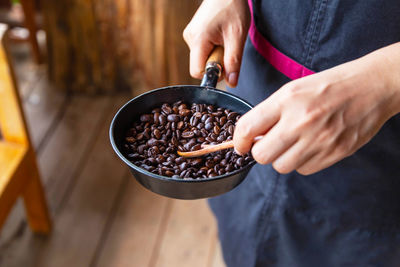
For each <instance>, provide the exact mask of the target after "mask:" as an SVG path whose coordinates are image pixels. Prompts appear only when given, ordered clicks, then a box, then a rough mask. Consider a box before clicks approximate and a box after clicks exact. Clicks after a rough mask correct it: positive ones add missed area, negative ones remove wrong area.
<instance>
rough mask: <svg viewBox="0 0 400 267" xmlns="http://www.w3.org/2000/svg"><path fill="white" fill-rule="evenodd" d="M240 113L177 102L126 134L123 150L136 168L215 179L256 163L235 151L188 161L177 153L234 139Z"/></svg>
mask: <svg viewBox="0 0 400 267" xmlns="http://www.w3.org/2000/svg"><path fill="white" fill-rule="evenodd" d="M239 118H240V115H239V114H238V113H237V112H234V111H231V110H228V109H224V108H221V107H215V106H213V105H205V104H199V103H197V104H196V103H195V104H192V105H191V106H190V108H189V107H188V105H187V104H186V103H183V102H182V101H177V102H175V103H173V104H172V105H171V104H168V103H165V104H163V105H161V107H156V108H153V109H152V111H151V113H145V114H142V115H140V116H139V120H138V121H136V122H134V123H133V124H132V125H131V128H130V129H129V130H128V131H127V132H126V135H125V139H124V140H125V143H124V144H123V149H124V151H125V153H126V157H127V158H128V159H129V160H130V161H132V162H133V163H134V164H135V165H137V166H140V167H142V168H144V169H146V170H148V171H151V172H153V173H156V174H159V175H165V176H168V177H175V178H177V177H180V178H183V179H196V178H205V177H214V176H217V175H223V174H225V173H229V172H231V171H233V170H235V169H238V168H242V167H244V166H246V165H247V164H249V163H250V162H252V158H251V157H250V155H249V154H247V155H245V156H240V155H237V154H234V153H233V149H229V150H224V151H218V152H214V153H211V154H209V155H206V156H204V157H199V158H192V159H185V158H182V157H177V155H176V151H177V150H180V151H195V150H198V149H201V146H202V144H218V143H221V142H224V141H226V140H232V135H233V132H234V125H235V123H236V121H237V120H238V119H239Z"/></svg>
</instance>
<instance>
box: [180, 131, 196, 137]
mask: <svg viewBox="0 0 400 267" xmlns="http://www.w3.org/2000/svg"><path fill="white" fill-rule="evenodd" d="M193 136H194V132H192V131H187V132H183V133H182V137H183V138H192V137H193Z"/></svg>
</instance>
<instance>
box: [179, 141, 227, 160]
mask: <svg viewBox="0 0 400 267" xmlns="http://www.w3.org/2000/svg"><path fill="white" fill-rule="evenodd" d="M232 147H233V141H232V140H230V141H227V142H222V143H220V144H217V145H207V146H205V147H204V148H202V149H199V150H195V151H190V152H183V151H178V155H179V156H181V157H185V158H193V157H200V156H203V155H206V154H209V153H212V152H216V151H219V150H223V149H228V148H232Z"/></svg>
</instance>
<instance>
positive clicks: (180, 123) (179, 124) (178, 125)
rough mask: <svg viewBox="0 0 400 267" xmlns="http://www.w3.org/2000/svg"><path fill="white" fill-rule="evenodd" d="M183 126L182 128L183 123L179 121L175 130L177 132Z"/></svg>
mask: <svg viewBox="0 0 400 267" xmlns="http://www.w3.org/2000/svg"><path fill="white" fill-rule="evenodd" d="M183 126H184V122H183V121H180V122H178V124H177V126H176V128H177V129H178V130H181V129H182V127H183Z"/></svg>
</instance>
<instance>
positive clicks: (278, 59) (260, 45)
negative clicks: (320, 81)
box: [248, 0, 314, 80]
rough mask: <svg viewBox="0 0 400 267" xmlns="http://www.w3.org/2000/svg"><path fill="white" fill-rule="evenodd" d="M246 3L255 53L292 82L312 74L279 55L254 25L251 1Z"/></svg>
mask: <svg viewBox="0 0 400 267" xmlns="http://www.w3.org/2000/svg"><path fill="white" fill-rule="evenodd" d="M248 3H249V8H250V13H251V25H250V29H249V36H250V40H251V42H252V43H253V46H254V48H255V49H256V50H257V52H258V53H260V54H261V55H262V56H263V57H264V58H265V59H266V60H267V61H268V62H269V63H270V64H271V65H272V66H273V67H274V68H275V69H277V70H278V71H279V72H281V73H283V74H284V75H286V76H287V77H289V78H290V79H292V80H295V79H298V78H301V77H304V76H307V75H310V74H313V73H314V72H313V71H312V70H309V69H307V68H306V67H304V66H303V65H301V64H300V63H298V62H296V61H295V60H293V59H291V58H289V57H288V56H286V55H285V54H283V53H281V52H280V51H279V50H278V49H276V48H275V47H273V46H272V44H271V43H270V42H269V41H267V39H265V38H264V36H262V35H261V33H260V32H259V31H258V30H257V27H256V25H255V23H254V17H253V3H252V0H248Z"/></svg>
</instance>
